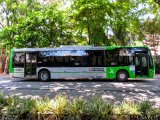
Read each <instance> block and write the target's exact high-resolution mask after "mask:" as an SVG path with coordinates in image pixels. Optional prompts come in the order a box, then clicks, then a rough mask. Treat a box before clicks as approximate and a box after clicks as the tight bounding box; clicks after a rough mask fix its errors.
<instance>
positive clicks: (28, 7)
mask: <svg viewBox="0 0 160 120" xmlns="http://www.w3.org/2000/svg"><path fill="white" fill-rule="evenodd" d="M68 1H69V2H70V3H72V4H71V6H69V7H66V5H65V2H63V1H61V0H58V1H51V0H46V1H43V0H42V1H41V2H40V1H38V0H26V1H23V0H4V1H0V13H1V14H2V15H1V16H0V47H4V48H6V49H10V48H13V47H55V46H60V45H62V44H63V45H73V44H79V45H88V44H90V45H127V44H129V42H130V39H131V40H132V41H133V40H134V39H135V35H139V38H138V40H143V38H144V37H145V36H144V34H143V33H144V30H147V29H148V28H150V27H145V26H152V27H151V28H153V29H149V30H152V32H158V31H159V19H154V20H156V21H157V22H154V23H156V24H155V25H153V23H151V22H150V21H146V22H145V25H144V24H143V22H142V21H144V19H143V16H144V15H146V14H153V15H155V16H159V13H160V11H159V4H157V3H156V2H155V1H154V0H147V1H146V0H116V1H112V0H68ZM157 27H158V28H157ZM158 33H159V32H158ZM130 35H131V36H130Z"/></svg>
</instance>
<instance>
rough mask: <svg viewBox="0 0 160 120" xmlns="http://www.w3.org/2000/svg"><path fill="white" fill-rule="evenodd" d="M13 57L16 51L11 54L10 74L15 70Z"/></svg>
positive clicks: (12, 50)
mask: <svg viewBox="0 0 160 120" xmlns="http://www.w3.org/2000/svg"><path fill="white" fill-rule="evenodd" d="M13 56H14V49H11V52H10V62H9V72H10V73H11V74H13V73H14V68H13Z"/></svg>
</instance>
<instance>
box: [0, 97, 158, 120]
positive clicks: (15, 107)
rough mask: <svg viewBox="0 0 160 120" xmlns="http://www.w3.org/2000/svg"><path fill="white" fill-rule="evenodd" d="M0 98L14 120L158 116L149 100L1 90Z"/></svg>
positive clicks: (110, 119)
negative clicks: (111, 100) (32, 95)
mask: <svg viewBox="0 0 160 120" xmlns="http://www.w3.org/2000/svg"><path fill="white" fill-rule="evenodd" d="M0 102H1V105H2V104H3V107H2V108H1V114H2V115H5V114H6V115H7V117H8V119H9V116H12V117H13V118H15V119H16V120H25V119H26V120H33V119H34V120H115V119H116V120H122V119H123V120H131V117H132V118H133V117H135V119H144V120H150V119H154V118H156V119H158V118H159V117H160V109H159V108H154V106H153V103H151V102H149V101H142V102H139V103H138V102H127V101H124V102H122V103H121V104H120V105H113V103H109V102H107V101H104V100H103V99H101V98H99V97H96V98H93V99H91V100H85V99H80V98H78V99H73V100H69V99H68V98H67V97H66V96H62V95H58V96H56V97H55V98H53V99H49V98H48V97H45V98H36V99H33V98H27V99H20V98H18V97H15V96H14V97H11V96H9V97H4V95H3V94H1V95H0ZM0 117H1V116H0ZM0 119H1V118H0Z"/></svg>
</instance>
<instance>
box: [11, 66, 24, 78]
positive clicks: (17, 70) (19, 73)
mask: <svg viewBox="0 0 160 120" xmlns="http://www.w3.org/2000/svg"><path fill="white" fill-rule="evenodd" d="M13 77H17V78H24V68H14V73H13Z"/></svg>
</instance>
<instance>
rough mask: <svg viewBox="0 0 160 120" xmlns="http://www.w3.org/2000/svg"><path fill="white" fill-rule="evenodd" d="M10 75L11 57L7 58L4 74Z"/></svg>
mask: <svg viewBox="0 0 160 120" xmlns="http://www.w3.org/2000/svg"><path fill="white" fill-rule="evenodd" d="M8 73H9V57H7V58H6V62H5V67H4V74H8Z"/></svg>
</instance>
